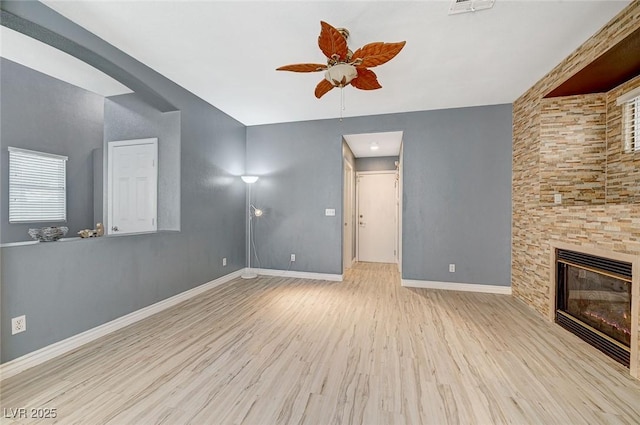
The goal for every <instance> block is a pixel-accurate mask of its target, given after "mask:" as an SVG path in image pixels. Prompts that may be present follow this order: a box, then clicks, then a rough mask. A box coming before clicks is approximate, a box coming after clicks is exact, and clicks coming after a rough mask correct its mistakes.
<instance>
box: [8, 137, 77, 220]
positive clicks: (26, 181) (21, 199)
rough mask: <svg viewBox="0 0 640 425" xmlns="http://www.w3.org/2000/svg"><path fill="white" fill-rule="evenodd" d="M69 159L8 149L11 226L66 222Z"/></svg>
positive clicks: (24, 150)
mask: <svg viewBox="0 0 640 425" xmlns="http://www.w3.org/2000/svg"><path fill="white" fill-rule="evenodd" d="M66 165H67V157H66V156H60V155H53V154H49V153H43V152H35V151H29V150H26V149H20V148H12V147H10V148H9V223H27V222H40V221H66V220H67V190H66V174H67V171H66Z"/></svg>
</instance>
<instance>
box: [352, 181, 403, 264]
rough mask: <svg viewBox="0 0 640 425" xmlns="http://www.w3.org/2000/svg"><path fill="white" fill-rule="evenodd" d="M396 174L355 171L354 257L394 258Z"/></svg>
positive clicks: (369, 259) (384, 260) (389, 260)
mask: <svg viewBox="0 0 640 425" xmlns="http://www.w3.org/2000/svg"><path fill="white" fill-rule="evenodd" d="M396 184H397V182H396V174H395V173H384V174H359V175H358V260H359V261H367V262H374V263H395V262H396V251H395V249H396V229H397V225H396Z"/></svg>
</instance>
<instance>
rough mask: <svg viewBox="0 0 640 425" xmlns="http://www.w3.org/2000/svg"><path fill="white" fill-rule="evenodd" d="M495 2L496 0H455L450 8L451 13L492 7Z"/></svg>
mask: <svg viewBox="0 0 640 425" xmlns="http://www.w3.org/2000/svg"><path fill="white" fill-rule="evenodd" d="M495 2H496V0H453V2H452V3H451V7H450V8H449V15H455V14H458V13H467V12H476V11H478V10H483V9H491V8H492V7H493V3H495Z"/></svg>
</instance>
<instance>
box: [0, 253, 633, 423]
mask: <svg viewBox="0 0 640 425" xmlns="http://www.w3.org/2000/svg"><path fill="white" fill-rule="evenodd" d="M1 396H2V399H1V401H2V407H3V408H4V409H15V408H20V407H25V408H30V407H41V408H47V407H48V408H55V409H57V416H58V417H57V419H56V420H57V421H58V423H65V424H76V423H77V424H106V423H108V424H156V423H158V424H159V423H162V424H367V425H369V424H422V423H424V424H457V423H460V424H494V423H496V424H502V423H511V424H598V423H601V424H618V423H620V424H624V423H627V424H638V423H640V381H636V380H634V379H633V378H631V377H630V376H629V375H628V371H627V370H626V369H625V368H624V367H622V366H619V365H618V364H617V363H615V362H614V361H613V360H610V359H609V358H608V357H606V356H605V355H603V354H601V353H600V352H599V351H597V350H595V349H592V348H591V347H590V346H588V345H586V344H585V343H583V342H582V341H581V340H579V339H578V338H576V337H574V336H573V335H571V334H569V333H567V332H566V331H564V330H563V329H561V328H560V327H558V326H556V325H553V324H551V323H549V322H547V321H545V320H544V319H543V318H542V317H540V316H539V315H538V314H537V313H534V312H533V311H532V310H530V309H529V307H527V306H525V305H524V304H522V303H521V302H519V301H517V300H515V299H514V298H512V297H510V296H505V295H492V294H477V293H461V292H451V291H438V290H426V289H407V288H402V287H400V286H399V276H398V273H397V271H396V270H395V266H392V265H383V264H356V266H355V267H354V269H353V270H351V271H349V272H348V273H347V274H346V279H345V281H344V282H325V281H313V280H300V279H292V278H277V277H260V278H258V279H255V280H237V281H234V282H231V283H229V284H226V285H223V286H220V287H218V288H215V289H213V290H211V291H210V292H207V293H205V294H203V295H201V296H199V297H197V298H195V299H191V300H189V301H187V302H185V303H183V304H180V305H178V306H176V307H174V308H172V309H169V310H166V311H164V312H162V313H160V314H158V315H155V316H153V317H151V318H148V319H146V320H144V321H142V322H139V323H137V324H134V325H132V326H129V327H127V328H125V329H122V330H120V331H118V332H116V333H113V334H111V335H108V336H106V337H104V338H102V339H100V340H97V341H95V342H93V343H90V344H88V345H86V346H84V347H82V348H81V349H78V350H76V351H75V352H73V353H70V354H68V355H65V356H63V357H61V358H58V359H55V360H52V361H50V362H48V363H46V364H43V365H41V366H38V367H35V368H33V369H30V370H28V371H26V372H23V373H22V374H20V375H17V376H15V377H12V378H10V379H7V380H6V382H4V383H3V385H2V395H1ZM53 422H54V420H42V421H40V422H38V421H36V420H32V419H28V420H20V421H16V422H12V421H10V420H8V419H6V418H5V419H3V420H2V423H3V424H4V423H25V424H26V423H53Z"/></svg>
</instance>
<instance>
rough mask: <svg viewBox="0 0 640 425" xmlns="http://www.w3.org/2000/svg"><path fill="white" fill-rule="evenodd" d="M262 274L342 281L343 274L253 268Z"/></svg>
mask: <svg viewBox="0 0 640 425" xmlns="http://www.w3.org/2000/svg"><path fill="white" fill-rule="evenodd" d="M252 270H253V271H254V272H256V273H258V274H259V275H262V276H278V277H295V278H298V279H316V280H332V281H334V282H342V278H343V276H342V275H341V274H328V273H311V272H297V271H294V270H274V269H252Z"/></svg>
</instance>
